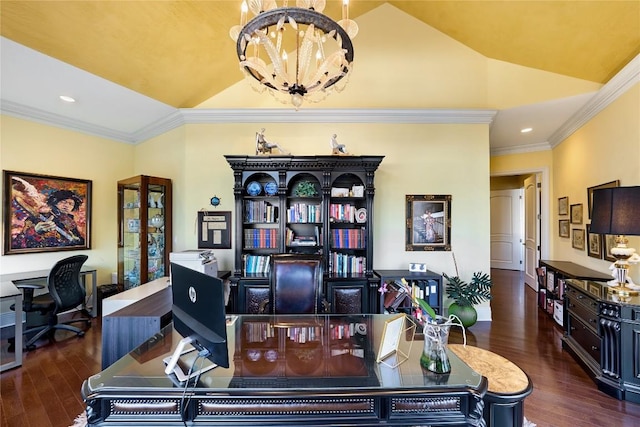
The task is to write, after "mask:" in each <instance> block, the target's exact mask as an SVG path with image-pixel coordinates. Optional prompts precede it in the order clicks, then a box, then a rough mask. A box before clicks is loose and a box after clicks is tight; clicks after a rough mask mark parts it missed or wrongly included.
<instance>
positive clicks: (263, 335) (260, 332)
mask: <svg viewBox="0 0 640 427" xmlns="http://www.w3.org/2000/svg"><path fill="white" fill-rule="evenodd" d="M243 328H244V339H245V341H246V342H264V341H266V340H267V338H272V337H274V336H275V331H274V327H273V325H272V324H270V323H268V322H245V323H244V325H243Z"/></svg>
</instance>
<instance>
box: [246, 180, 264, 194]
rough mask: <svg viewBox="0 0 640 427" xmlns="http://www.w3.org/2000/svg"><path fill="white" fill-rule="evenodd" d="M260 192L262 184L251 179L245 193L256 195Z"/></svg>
mask: <svg viewBox="0 0 640 427" xmlns="http://www.w3.org/2000/svg"><path fill="white" fill-rule="evenodd" d="M260 193H262V185H260V183H259V182H258V181H251V182H250V183H249V184H247V194H248V195H250V196H257V195H259V194H260Z"/></svg>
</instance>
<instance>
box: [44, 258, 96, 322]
mask: <svg viewBox="0 0 640 427" xmlns="http://www.w3.org/2000/svg"><path fill="white" fill-rule="evenodd" d="M87 258H88V257H87V256H86V255H75V256H72V257H69V258H65V259H63V260H60V261H58V262H57V263H56V264H55V265H54V266H53V268H52V269H51V271H50V272H49V278H48V283H47V285H48V287H49V293H50V294H51V297H52V298H53V301H54V302H55V304H56V308H55V310H54V313H55V314H57V313H63V312H65V311H67V310H71V309H72V308H76V307H78V306H80V305H82V304H84V302H85V298H86V296H87V295H86V291H85V288H84V286H83V285H82V284H81V283H80V269H81V268H82V265H83V264H84V263H85V261H86V260H87Z"/></svg>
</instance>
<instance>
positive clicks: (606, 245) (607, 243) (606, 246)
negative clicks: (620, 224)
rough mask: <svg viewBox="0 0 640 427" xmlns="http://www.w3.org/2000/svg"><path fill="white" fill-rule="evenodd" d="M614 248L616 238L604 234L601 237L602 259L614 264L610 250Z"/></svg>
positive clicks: (614, 258)
mask: <svg viewBox="0 0 640 427" xmlns="http://www.w3.org/2000/svg"><path fill="white" fill-rule="evenodd" d="M615 247H616V236H614V235H613V234H604V235H603V236H602V252H603V256H604V259H606V260H607V261H611V262H615V261H616V257H614V256H613V254H612V253H611V249H613V248H615Z"/></svg>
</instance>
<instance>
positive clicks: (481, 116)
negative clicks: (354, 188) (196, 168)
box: [181, 108, 498, 124]
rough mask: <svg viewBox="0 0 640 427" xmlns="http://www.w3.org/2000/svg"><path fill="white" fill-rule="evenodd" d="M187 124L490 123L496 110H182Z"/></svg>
mask: <svg viewBox="0 0 640 427" xmlns="http://www.w3.org/2000/svg"><path fill="white" fill-rule="evenodd" d="M181 111H182V114H183V116H184V119H185V122H186V123H260V122H269V123H418V124H445V123H457V124H489V123H491V122H492V121H493V118H494V117H495V115H496V114H497V112H498V111H497V110H486V109H485V110H482V109H479V110H441V109H415V110H411V109H347V108H343V109H310V110H299V111H296V110H294V109H284V108H272V109H265V108H246V109H197V108H195V109H182V110H181Z"/></svg>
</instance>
